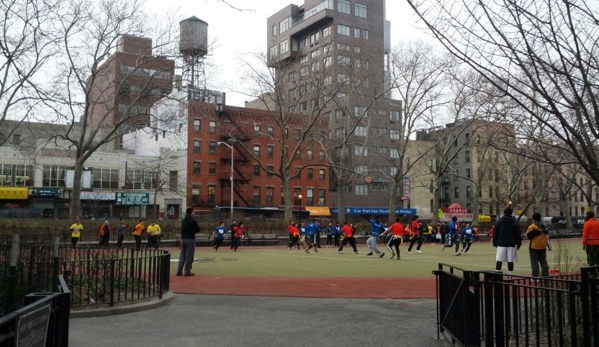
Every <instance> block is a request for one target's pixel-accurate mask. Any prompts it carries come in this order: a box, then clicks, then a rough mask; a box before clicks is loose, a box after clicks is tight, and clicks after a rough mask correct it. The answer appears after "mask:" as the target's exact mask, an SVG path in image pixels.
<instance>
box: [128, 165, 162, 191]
mask: <svg viewBox="0 0 599 347" xmlns="http://www.w3.org/2000/svg"><path fill="white" fill-rule="evenodd" d="M159 181H160V173H159V172H157V171H146V170H140V169H130V170H127V172H126V176H125V189H155V188H156V187H158V185H159Z"/></svg>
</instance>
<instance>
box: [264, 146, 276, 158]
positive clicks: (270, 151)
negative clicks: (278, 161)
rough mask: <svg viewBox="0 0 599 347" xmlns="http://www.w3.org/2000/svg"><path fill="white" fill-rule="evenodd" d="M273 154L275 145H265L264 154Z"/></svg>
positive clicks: (272, 155) (271, 155) (270, 155)
mask: <svg viewBox="0 0 599 347" xmlns="http://www.w3.org/2000/svg"><path fill="white" fill-rule="evenodd" d="M274 155H275V146H272V145H268V146H266V156H267V157H269V158H272V157H274Z"/></svg>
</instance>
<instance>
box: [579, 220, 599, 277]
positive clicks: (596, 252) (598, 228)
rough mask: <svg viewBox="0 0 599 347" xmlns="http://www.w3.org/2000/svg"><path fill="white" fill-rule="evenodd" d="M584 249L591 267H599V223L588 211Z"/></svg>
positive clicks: (585, 223) (583, 236) (584, 233)
mask: <svg viewBox="0 0 599 347" xmlns="http://www.w3.org/2000/svg"><path fill="white" fill-rule="evenodd" d="M582 249H583V250H585V251H586V252H587V263H588V264H589V266H597V265H599V221H597V219H595V213H594V212H593V211H588V212H587V215H586V218H585V222H584V225H583V227H582Z"/></svg>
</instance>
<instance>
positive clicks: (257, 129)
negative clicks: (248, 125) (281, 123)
mask: <svg viewBox="0 0 599 347" xmlns="http://www.w3.org/2000/svg"><path fill="white" fill-rule="evenodd" d="M260 133H261V131H260V124H254V136H255V137H259V136H260Z"/></svg>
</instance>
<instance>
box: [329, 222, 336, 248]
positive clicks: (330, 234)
mask: <svg viewBox="0 0 599 347" xmlns="http://www.w3.org/2000/svg"><path fill="white" fill-rule="evenodd" d="M333 234H335V227H334V226H333V223H331V222H329V225H328V226H327V248H328V247H333Z"/></svg>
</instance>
